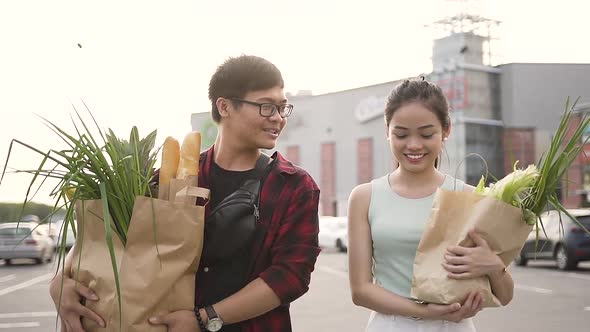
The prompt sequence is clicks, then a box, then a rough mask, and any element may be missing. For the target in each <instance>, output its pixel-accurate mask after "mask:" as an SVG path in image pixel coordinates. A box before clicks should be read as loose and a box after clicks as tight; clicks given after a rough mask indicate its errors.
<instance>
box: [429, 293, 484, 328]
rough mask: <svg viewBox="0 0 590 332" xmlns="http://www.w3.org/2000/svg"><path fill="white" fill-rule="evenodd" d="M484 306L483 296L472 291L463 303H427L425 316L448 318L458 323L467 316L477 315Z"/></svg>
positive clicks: (439, 318) (437, 318)
mask: <svg viewBox="0 0 590 332" xmlns="http://www.w3.org/2000/svg"><path fill="white" fill-rule="evenodd" d="M482 308H483V296H482V295H481V294H480V293H479V292H477V291H470V292H469V293H468V294H467V297H466V298H465V301H463V304H459V303H453V304H447V305H444V304H432V303H429V304H427V305H426V310H427V314H426V316H425V317H424V318H426V319H434V320H447V321H450V322H455V323H458V322H460V321H462V320H463V319H465V318H470V317H473V316H475V315H476V314H477V313H478V312H479V311H480V310H481V309H482Z"/></svg>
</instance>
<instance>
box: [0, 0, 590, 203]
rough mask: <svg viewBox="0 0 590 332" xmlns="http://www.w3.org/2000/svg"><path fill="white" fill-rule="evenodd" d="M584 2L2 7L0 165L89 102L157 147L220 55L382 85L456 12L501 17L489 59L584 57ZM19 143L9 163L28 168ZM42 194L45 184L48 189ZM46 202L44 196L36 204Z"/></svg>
mask: <svg viewBox="0 0 590 332" xmlns="http://www.w3.org/2000/svg"><path fill="white" fill-rule="evenodd" d="M586 3H587V2H586V1H584V0H561V1H559V2H556V1H544V0H536V1H533V0H518V1H513V0H495V1H489V0H480V1H461V0H414V1H397V0H389V1H385V0H383V1H378V0H363V1H360V0H348V1H342V0H340V1H332V0H313V1H312V0H291V1H283V0H250V1H240V0H235V1H229V0H216V1H196V0H195V1H176V0H167V1H150V0H141V1H135V0H134V1H131V0H127V1H122V0H118V1H111V0H105V1H89V0H72V1H66V0H52V1H46V0H2V1H0V163H1V166H2V167H3V166H4V162H5V161H6V158H7V155H8V147H9V145H10V142H11V140H12V139H18V140H21V141H23V142H25V143H27V144H30V145H31V146H34V147H36V148H39V149H41V150H43V151H45V150H48V149H50V148H54V149H60V148H63V145H62V144H61V143H60V142H59V140H58V139H57V137H56V136H55V134H53V133H52V132H51V131H50V130H49V129H48V128H47V127H45V126H44V125H43V122H42V121H41V118H40V117H44V118H47V119H48V120H50V121H52V122H54V123H56V124H57V125H59V126H62V127H65V128H66V129H67V130H71V129H72V127H71V126H70V116H71V115H72V114H73V109H74V107H75V108H76V109H79V110H83V109H84V106H83V103H82V100H83V101H84V102H85V103H86V105H88V107H89V108H90V109H91V111H92V113H93V114H94V116H95V117H96V119H97V121H98V123H99V124H100V126H101V127H102V128H112V129H113V130H114V131H115V132H116V133H117V134H119V135H120V136H127V135H128V133H129V131H130V130H131V127H132V126H137V127H138V128H139V131H140V134H142V135H146V134H147V133H149V132H151V131H153V130H155V129H157V130H158V140H157V143H158V144H161V143H162V142H163V141H164V139H165V138H166V137H167V136H173V137H175V138H177V139H179V140H181V139H182V137H184V135H185V134H186V133H188V132H189V131H190V130H191V127H190V115H191V114H192V113H196V112H206V111H209V110H210V104H209V101H208V99H207V86H208V83H209V79H210V77H211V75H212V74H213V72H214V71H215V69H216V67H217V66H218V65H219V64H221V63H222V62H223V61H224V60H226V59H227V58H228V57H230V56H237V55H240V54H252V55H258V56H262V57H264V58H266V59H268V60H270V61H271V62H273V63H274V64H275V65H277V67H278V68H279V69H280V70H281V71H282V73H283V77H284V79H285V90H286V91H287V92H291V93H296V92H297V91H299V90H311V91H312V92H313V93H314V94H321V93H326V92H333V91H339V90H344V89H350V88H355V87H361V86H366V85H371V84H379V83H383V82H388V81H392V80H396V79H399V78H402V77H410V76H416V75H419V74H421V73H428V72H429V71H430V70H431V69H432V65H431V59H430V57H431V51H432V40H433V38H434V37H435V36H436V31H434V30H433V29H432V26H431V25H429V24H430V23H431V22H433V21H435V20H438V19H441V18H443V17H445V16H449V15H451V14H455V13H457V12H459V11H460V10H468V11H470V12H472V13H476V14H479V15H482V16H486V17H489V18H493V19H496V20H500V21H502V23H501V25H500V27H499V28H498V29H497V30H496V31H494V34H495V37H497V38H498V39H497V40H495V41H494V44H493V53H494V59H495V60H494V62H495V63H496V64H498V63H511V62H562V63H590V44H588V42H587V39H588V36H587V31H588V27H587V25H586V23H584V22H586V20H587V17H586V15H587V13H588V9H589V7H590V5H588V4H586ZM40 161H41V158H40V156H39V155H36V154H34V153H31V152H30V151H29V150H28V149H26V148H24V147H21V146H15V147H14V148H13V151H12V152H11V155H10V160H9V162H8V168H9V170H10V169H35V168H37V165H38V164H39V162H40ZM29 181H30V177H29V176H27V175H24V174H12V173H10V174H8V175H6V177H5V178H4V180H3V181H2V183H1V184H0V202H20V201H22V200H23V199H24V197H25V193H26V190H27V188H28V182H29ZM47 188H49V186H47ZM34 201H37V202H42V203H50V202H52V200H51V198H50V197H49V196H48V191H47V190H42V191H40V192H39V194H38V195H37V196H36V197H35V198H34Z"/></svg>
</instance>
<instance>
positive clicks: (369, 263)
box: [348, 80, 514, 332]
mask: <svg viewBox="0 0 590 332" xmlns="http://www.w3.org/2000/svg"><path fill="white" fill-rule="evenodd" d="M385 124H386V126H387V140H388V142H389V147H390V149H391V152H392V154H393V156H394V157H395V159H396V160H397V161H398V163H399V167H397V169H396V170H395V171H394V172H392V173H390V174H387V175H385V176H383V177H381V178H379V179H375V180H373V181H371V182H370V183H365V184H362V185H359V186H357V187H356V188H355V189H354V190H353V191H352V193H351V195H350V199H349V211H348V216H349V226H348V227H349V271H350V272H349V274H350V286H351V290H352V299H353V302H354V303H355V304H356V305H359V306H362V307H365V308H368V309H371V310H373V312H372V313H371V317H370V320H369V324H368V326H367V331H370V332H373V331H475V327H474V326H473V322H472V320H471V319H470V317H473V316H475V315H476V314H477V313H478V312H479V311H480V310H481V309H482V304H483V297H482V294H480V293H478V292H476V291H472V292H469V293H468V295H467V296H466V298H465V299H464V300H463V302H462V303H453V304H449V305H437V304H422V303H419V302H417V301H413V300H412V299H410V289H411V282H412V269H413V263H414V258H415V255H416V249H417V247H418V243H419V241H420V238H421V235H422V232H423V230H424V227H425V224H426V222H427V219H428V216H429V214H430V210H431V207H432V202H433V198H434V193H435V192H436V190H437V188H439V187H441V188H444V189H447V190H465V191H472V190H473V187H471V186H469V185H466V184H464V183H463V182H462V181H460V180H456V179H454V178H453V177H452V176H450V175H446V174H443V173H441V172H440V171H439V170H438V169H437V167H436V166H437V160H438V156H439V155H440V153H441V151H442V149H443V146H444V142H445V141H446V140H447V137H448V136H449V134H450V133H451V124H450V117H449V106H448V102H447V100H446V98H445V96H444V94H443V93H442V91H441V89H440V88H439V87H438V86H436V85H435V84H433V83H430V82H427V81H424V80H421V81H418V80H413V81H410V80H406V81H405V82H403V83H402V84H400V85H398V86H397V87H396V88H395V89H394V90H393V92H392V93H391V95H390V97H389V100H388V102H387V106H386V108H385ZM470 236H471V238H472V239H473V240H474V242H475V243H476V244H477V246H476V247H473V248H465V247H449V248H448V251H447V252H446V253H445V255H444V257H441V261H443V266H444V268H445V269H446V270H447V271H448V273H449V274H448V277H449V278H453V279H468V278H476V277H481V276H488V277H489V279H490V283H491V287H492V292H493V293H494V294H495V296H496V297H497V298H498V299H499V300H500V302H501V303H502V304H503V305H505V304H507V303H508V302H510V300H511V299H512V292H513V289H514V283H513V281H512V278H511V276H510V274H509V273H508V272H506V269H505V266H504V264H503V263H502V261H501V260H500V258H499V257H498V256H497V255H496V254H494V253H493V252H492V251H491V250H490V248H489V247H488V245H487V243H486V242H485V240H483V239H482V238H481V237H480V236H479V235H478V234H477V233H476V232H474V231H472V232H470ZM373 279H374V280H375V281H374V282H373Z"/></svg>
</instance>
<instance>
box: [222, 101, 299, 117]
mask: <svg viewBox="0 0 590 332" xmlns="http://www.w3.org/2000/svg"><path fill="white" fill-rule="evenodd" d="M227 99H229V100H233V101H237V102H240V103H244V104H249V105H253V106H258V114H260V116H262V117H265V118H270V117H271V116H273V115H275V113H276V112H279V116H280V117H281V118H283V119H285V118H288V117H289V116H290V115H291V113H293V104H280V105H277V104H273V103H257V102H254V101H250V100H245V99H240V98H234V97H230V98H227ZM268 105H270V106H272V111H271V113H270V114H263V113H262V108H263V107H264V106H268ZM281 108H282V109H283V114H281V111H280V109H281Z"/></svg>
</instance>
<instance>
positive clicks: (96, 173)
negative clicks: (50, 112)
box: [0, 105, 159, 310]
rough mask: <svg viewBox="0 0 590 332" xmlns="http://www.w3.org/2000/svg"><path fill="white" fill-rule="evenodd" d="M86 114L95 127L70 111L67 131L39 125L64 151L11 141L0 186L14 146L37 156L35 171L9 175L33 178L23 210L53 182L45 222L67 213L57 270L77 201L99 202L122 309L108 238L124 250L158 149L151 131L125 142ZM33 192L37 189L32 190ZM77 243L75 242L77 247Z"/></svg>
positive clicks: (134, 130) (148, 192)
mask: <svg viewBox="0 0 590 332" xmlns="http://www.w3.org/2000/svg"><path fill="white" fill-rule="evenodd" d="M85 106H86V105H85ZM86 110H87V111H88V113H89V114H90V117H91V118H92V121H93V122H94V128H90V126H88V125H87V124H86V122H85V121H84V120H83V118H82V117H81V115H80V113H79V112H78V111H77V110H76V108H75V107H74V111H75V114H76V117H72V123H73V125H74V130H73V131H72V132H66V131H65V130H63V129H62V128H61V127H59V126H57V125H56V124H54V123H52V122H51V121H49V120H47V119H45V118H43V117H41V119H42V121H43V123H44V124H45V125H46V126H47V127H48V128H49V129H51V130H52V131H53V132H54V133H55V134H56V135H57V137H58V138H59V139H60V140H61V141H63V142H64V143H65V145H64V147H65V148H64V149H61V150H58V149H50V150H49V151H46V152H44V151H41V150H40V149H37V148H35V147H33V146H31V145H29V144H27V143H24V142H22V141H20V140H17V139H13V140H12V141H11V142H10V147H9V150H8V157H7V158H6V162H5V165H4V169H3V171H2V176H1V177H0V184H1V183H2V180H3V179H4V175H5V174H6V169H7V166H8V161H9V159H10V156H11V153H12V149H13V147H14V146H15V144H18V145H20V146H23V147H25V148H27V149H29V150H31V151H33V152H35V153H37V154H39V155H40V156H41V162H40V164H39V165H38V167H37V168H36V169H29V170H15V171H14V172H15V173H28V174H31V175H32V180H31V182H30V184H29V187H28V189H27V193H26V196H25V200H24V204H23V207H22V210H23V211H24V208H25V206H26V204H27V203H29V202H30V201H31V200H32V199H33V198H34V196H35V194H36V193H37V192H38V191H39V189H40V188H41V187H42V186H44V185H46V184H48V183H49V182H47V180H48V179H53V180H54V182H53V183H55V180H57V185H56V186H55V187H53V189H52V190H51V191H50V196H51V197H52V198H53V199H54V201H55V204H54V206H53V209H52V213H51V214H50V215H49V216H47V218H46V219H49V218H51V217H52V216H53V215H54V214H56V213H58V212H59V211H63V209H65V211H66V213H65V219H64V222H63V226H62V229H61V230H60V233H61V235H62V236H61V243H60V244H59V248H60V249H59V251H58V252H59V259H58V269H59V268H60V266H61V267H62V269H63V266H64V265H65V264H64V263H65V256H66V252H65V243H66V240H67V239H66V238H67V234H68V228H70V227H71V228H72V230H73V233H74V234H76V223H75V218H76V216H75V206H76V202H77V201H79V200H98V199H100V200H101V201H102V205H103V210H104V211H103V216H104V220H103V221H104V227H105V234H106V238H105V240H106V242H107V246H108V248H109V253H110V258H111V263H112V266H113V272H114V275H115V282H116V288H117V293H118V296H119V309H120V310H121V298H120V294H121V292H120V287H119V276H118V269H117V264H116V259H115V252H114V247H113V236H117V237H118V238H119V239H120V240H121V243H122V244H123V245H125V244H126V242H127V231H128V229H129V224H130V221H131V215H132V212H133V206H134V204H135V198H136V197H137V196H150V197H151V196H152V191H151V189H150V188H151V187H150V184H151V180H152V178H153V172H154V165H155V163H156V160H157V154H158V152H159V149H154V146H155V141H156V131H155V130H154V131H153V132H151V133H150V134H148V135H147V136H146V137H144V138H140V137H139V131H138V129H137V127H133V128H132V129H131V133H130V135H129V139H128V140H127V139H123V138H120V137H118V136H117V135H115V133H114V132H113V131H112V130H110V129H109V130H108V131H106V132H103V131H102V130H101V129H100V127H99V125H98V123H97V122H96V119H95V118H94V116H93V115H92V113H91V112H90V110H89V109H88V107H86ZM93 132H94V134H93ZM35 187H37V189H36V190H35V191H33V189H34V188H35ZM82 240H83V239H82V238H81V237H79V238H78V239H77V242H80V241H82ZM80 245H81V243H80Z"/></svg>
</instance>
